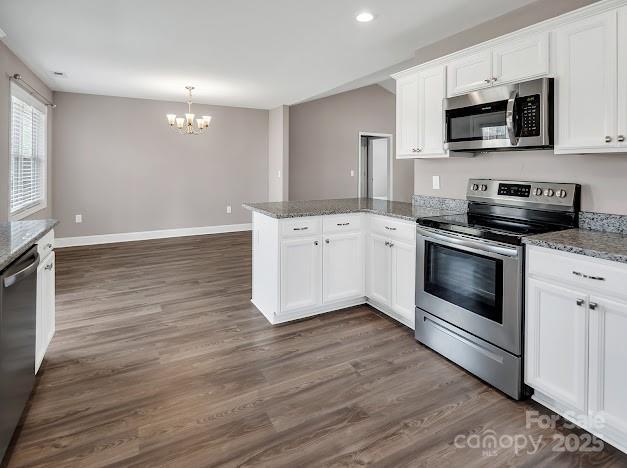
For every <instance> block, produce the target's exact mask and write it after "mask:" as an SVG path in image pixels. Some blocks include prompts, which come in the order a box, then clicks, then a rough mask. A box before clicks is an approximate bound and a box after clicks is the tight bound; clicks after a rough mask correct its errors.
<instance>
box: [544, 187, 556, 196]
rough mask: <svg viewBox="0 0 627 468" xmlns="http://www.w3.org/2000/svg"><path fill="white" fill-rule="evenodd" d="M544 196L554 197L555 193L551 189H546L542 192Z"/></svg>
mask: <svg viewBox="0 0 627 468" xmlns="http://www.w3.org/2000/svg"><path fill="white" fill-rule="evenodd" d="M544 195H546V196H547V197H552V196H553V195H555V191H554V190H553V189H550V188H548V189H546V190H545V191H544Z"/></svg>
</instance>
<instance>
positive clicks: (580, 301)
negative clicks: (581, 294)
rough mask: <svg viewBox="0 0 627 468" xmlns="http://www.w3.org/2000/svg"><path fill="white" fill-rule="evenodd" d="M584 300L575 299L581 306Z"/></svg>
mask: <svg viewBox="0 0 627 468" xmlns="http://www.w3.org/2000/svg"><path fill="white" fill-rule="evenodd" d="M584 302H585V301H584V300H583V299H577V305H578V306H579V307H581V306H582V305H583V303H584Z"/></svg>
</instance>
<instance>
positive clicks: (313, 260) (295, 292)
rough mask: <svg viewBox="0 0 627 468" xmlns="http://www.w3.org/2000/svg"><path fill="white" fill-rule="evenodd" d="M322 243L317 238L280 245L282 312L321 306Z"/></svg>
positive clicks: (290, 241)
mask: <svg viewBox="0 0 627 468" xmlns="http://www.w3.org/2000/svg"><path fill="white" fill-rule="evenodd" d="M320 243H321V239H320V238H319V237H318V236H316V237H301V238H296V239H289V240H284V241H282V242H281V313H289V312H294V311H297V310H300V309H303V308H307V307H315V306H318V305H320V304H321V303H322V246H321V245H320Z"/></svg>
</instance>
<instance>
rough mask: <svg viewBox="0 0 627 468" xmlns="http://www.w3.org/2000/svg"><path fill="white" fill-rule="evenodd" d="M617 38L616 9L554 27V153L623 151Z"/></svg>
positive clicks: (622, 46) (623, 47) (622, 47)
mask: <svg viewBox="0 0 627 468" xmlns="http://www.w3.org/2000/svg"><path fill="white" fill-rule="evenodd" d="M617 41H618V39H617V12H616V11H610V12H607V13H603V14H600V15H596V16H593V17H590V18H585V19H582V20H580V21H577V22H574V23H569V24H567V25H565V26H562V27H561V28H559V29H557V30H556V31H555V57H556V73H557V82H556V117H555V118H556V124H557V135H556V145H555V152H556V153H597V152H604V151H619V148H618V145H617V140H618V138H617V137H618V135H617V91H618V81H617V80H618V77H617V53H618V42H617ZM625 47H627V45H621V47H620V48H621V49H625ZM622 87H623V88H624V83H623V84H622ZM621 107H623V106H621ZM623 111H624V109H623Z"/></svg>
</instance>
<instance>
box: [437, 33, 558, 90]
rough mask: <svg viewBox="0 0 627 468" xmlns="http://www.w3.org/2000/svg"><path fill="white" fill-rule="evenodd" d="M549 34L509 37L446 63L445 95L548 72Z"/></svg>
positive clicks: (542, 74)
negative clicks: (446, 92) (446, 91)
mask: <svg viewBox="0 0 627 468" xmlns="http://www.w3.org/2000/svg"><path fill="white" fill-rule="evenodd" d="M549 71H550V69H549V33H546V32H545V33H541V34H533V35H528V36H522V37H520V38H510V39H508V40H506V41H504V42H503V43H502V44H498V45H496V46H494V47H492V48H487V49H485V50H482V51H479V52H474V53H470V54H468V55H465V56H462V57H460V58H458V59H455V60H453V61H451V62H449V64H448V73H447V75H448V96H454V95H457V94H464V93H468V92H469V91H474V90H476V89H481V88H487V87H490V86H498V85H501V84H506V83H512V82H516V81H526V80H531V79H533V78H538V77H541V76H545V75H548V74H549Z"/></svg>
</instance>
